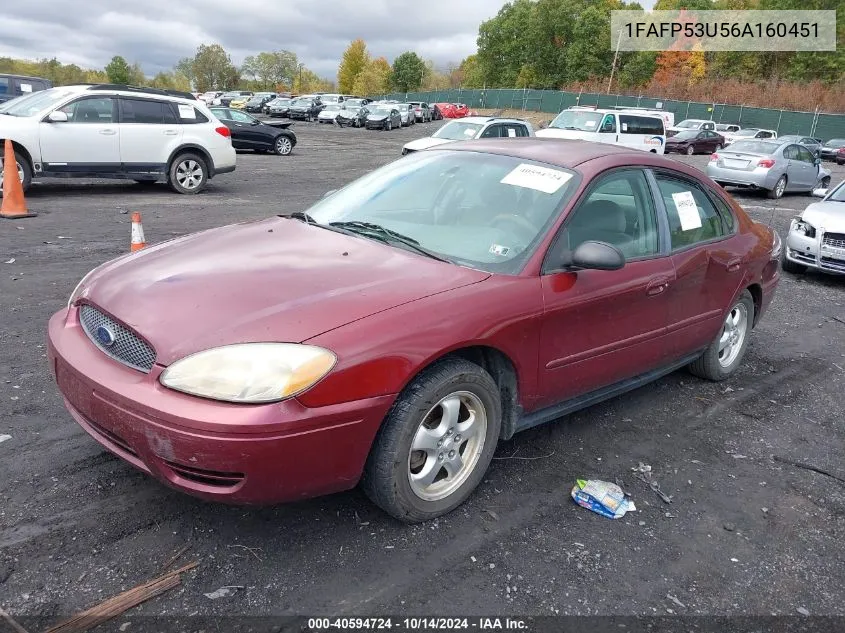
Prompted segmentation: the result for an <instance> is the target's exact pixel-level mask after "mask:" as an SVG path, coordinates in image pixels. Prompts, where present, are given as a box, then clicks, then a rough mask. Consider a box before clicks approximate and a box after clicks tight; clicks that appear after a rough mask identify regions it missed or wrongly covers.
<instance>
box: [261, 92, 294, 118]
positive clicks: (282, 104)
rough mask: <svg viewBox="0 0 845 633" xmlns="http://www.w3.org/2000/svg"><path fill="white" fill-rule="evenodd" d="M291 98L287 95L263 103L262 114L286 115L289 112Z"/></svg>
mask: <svg viewBox="0 0 845 633" xmlns="http://www.w3.org/2000/svg"><path fill="white" fill-rule="evenodd" d="M292 102H293V99H290V98H288V97H278V98H276V99H273V100H272V101H268V102H267V103H265V104H264V114H269V115H270V116H272V117H287V116H288V114H290V104H291V103H292Z"/></svg>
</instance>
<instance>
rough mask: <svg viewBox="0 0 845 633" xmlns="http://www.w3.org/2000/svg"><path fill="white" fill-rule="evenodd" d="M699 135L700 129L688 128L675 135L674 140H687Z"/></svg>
mask: <svg viewBox="0 0 845 633" xmlns="http://www.w3.org/2000/svg"><path fill="white" fill-rule="evenodd" d="M697 136H698V130H686V131H684V132H678V133H677V134H675V136H673V137H672V140H673V141H675V140H678V141H685V140H687V139H690V138H696V137H697Z"/></svg>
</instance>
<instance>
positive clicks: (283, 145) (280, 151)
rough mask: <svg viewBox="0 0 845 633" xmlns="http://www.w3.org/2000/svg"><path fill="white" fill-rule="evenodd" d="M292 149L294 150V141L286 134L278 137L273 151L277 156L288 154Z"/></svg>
mask: <svg viewBox="0 0 845 633" xmlns="http://www.w3.org/2000/svg"><path fill="white" fill-rule="evenodd" d="M292 151H293V141H291V140H290V139H289V138H288V137H287V136H285V135H284V134H282V135H281V136H278V137H276V141H275V142H274V143H273V152H274V153H275V154H276V155H277V156H287V155H288V154H290V153H291V152H292Z"/></svg>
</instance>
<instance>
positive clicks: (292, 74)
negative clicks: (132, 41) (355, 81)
mask: <svg viewBox="0 0 845 633" xmlns="http://www.w3.org/2000/svg"><path fill="white" fill-rule="evenodd" d="M0 72H2V73H10V74H16V75H29V76H34V77H43V78H44V79H49V80H50V81H51V82H52V83H53V85H55V86H66V85H69V84H90V83H115V84H129V85H135V86H146V87H152V88H161V89H167V90H184V91H192V90H193V91H195V92H207V91H210V90H268V91H280V92H282V91H292V92H297V93H305V92H317V91H329V90H332V89H333V87H334V86H333V84H332V82H330V81H326V80H325V79H323V78H321V77H319V76H318V75H317V74H316V73H314V72H313V71H311V70H309V69H308V68H307V67H305V65H304V64H302V63H300V62H299V60H298V58H297V56H296V53H293V52H291V51H286V50H278V51H268V52H262V53H258V54H256V55H250V56H249V57H247V58H246V59H244V61H243V63H242V64H241V65H240V66H237V65H235V64H234V63H233V62H232V58H231V56H230V55H229V53H227V52H226V50H225V49H224V48H223V47H222V46H221V45H220V44H202V45H200V46H199V47H198V48H197V51H196V53H195V54H194V56H193V57H185V58H184V59H181V60H179V61H178V62H177V63H176V65H175V66H174V67H173V69H172V70H170V71H161V72H159V73H157V74H156V75H155V76H153V77H147V76H146V75H145V74H144V71H143V70H142V69H141V65H140V64H139V63H137V62H134V63H132V64H130V63H129V62H127V61H126V59H125V58H124V57H123V56H121V55H115V56H114V57H112V59H111V61H109V63H108V64H107V65H106V66H105V68H103V69H102V70H92V69H85V68H81V67H79V66H77V65H76V64H62V63H61V62H60V61H58V60H57V59H56V58H53V59H41V60H38V61H29V60H22V59H13V58H11V57H0Z"/></svg>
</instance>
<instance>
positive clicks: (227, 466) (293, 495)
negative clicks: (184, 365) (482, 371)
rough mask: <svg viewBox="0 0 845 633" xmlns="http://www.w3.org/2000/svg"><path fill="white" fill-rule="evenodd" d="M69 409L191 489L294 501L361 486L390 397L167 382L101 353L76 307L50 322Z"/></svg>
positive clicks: (226, 497)
mask: <svg viewBox="0 0 845 633" xmlns="http://www.w3.org/2000/svg"><path fill="white" fill-rule="evenodd" d="M48 357H49V359H50V364H51V368H52V371H53V374H54V376H55V379H56V382H57V384H58V387H59V390H60V391H61V393H62V395H63V397H64V401H65V406H66V407H67V409H68V411H69V412H70V414H71V416H73V418H74V419H75V420H76V421H77V423H79V425H80V426H81V427H82V428H83V429H84V430H85V431H86V432H87V433H88V434H89V435H91V436H92V437H93V438H94V439H95V440H97V442H99V443H100V444H101V445H102V446H103V447H105V448H106V449H107V450H109V451H111V452H112V453H114V454H115V455H117V456H118V457H120V458H121V459H123V460H125V461H127V462H129V463H130V464H132V465H133V466H135V467H136V468H138V469H140V470H142V471H144V472H146V473H148V474H150V475H152V476H153V477H155V478H156V479H158V480H159V481H161V482H162V483H164V484H166V485H168V486H170V487H172V488H175V489H178V490H180V491H182V492H185V493H188V494H190V495H193V496H196V497H200V498H203V499H208V500H212V501H220V502H226V503H233V504H269V503H277V502H285V501H294V500H298V499H304V498H308V497H313V496H317V495H321V494H328V493H332V492H338V491H342V490H348V489H350V488H352V487H354V486H355V485H356V484H357V482H358V480H359V479H360V477H361V473H362V471H363V467H364V463H365V461H366V458H367V454H368V453H369V450H370V446H371V444H372V441H373V438H374V437H375V433H376V431H377V430H378V428H379V426H380V424H381V421H382V419H383V418H384V416H385V415H386V413H387V411H388V409H389V407H390V406H391V404H392V401H393V398H394V397H393V396H382V397H378V398H371V399H367V400H359V401H353V402H346V403H342V404H338V405H332V406H328V407H320V408H315V409H310V408H308V407H305V406H304V405H302V404H301V403H300V402H299V401H298V400H296V399H290V400H286V401H283V402H279V403H272V404H264V405H233V404H228V403H222V402H216V401H212V400H206V399H203V398H196V397H193V396H188V395H186V394H182V393H178V392H176V391H172V390H170V389H167V388H166V387H163V386H162V385H161V384H160V383H159V381H158V378H159V376H160V374H161V372H162V371H163V369H164V368H163V367H161V366H159V365H155V366H154V367H153V370H152V371H151V372H150V373H149V374H144V373H141V372H139V371H136V370H134V369H130V368H129V367H126V366H124V365H122V364H121V363H119V362H117V361H114V360H112V359H111V358H110V357H108V356H106V355H105V354H104V353H102V352H101V351H100V350H99V349H98V348H96V347H95V346H94V345H93V344H92V343H91V341H90V340H89V339H88V337H87V336H86V334H85V333H84V331H83V330H82V327H81V326H80V324H79V320H78V318H77V309H76V308H72V309H71V310H70V311H68V310H61V311H60V312H58V313H56V314H55V315H53V317H52V318H51V319H50V323H49V336H48Z"/></svg>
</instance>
